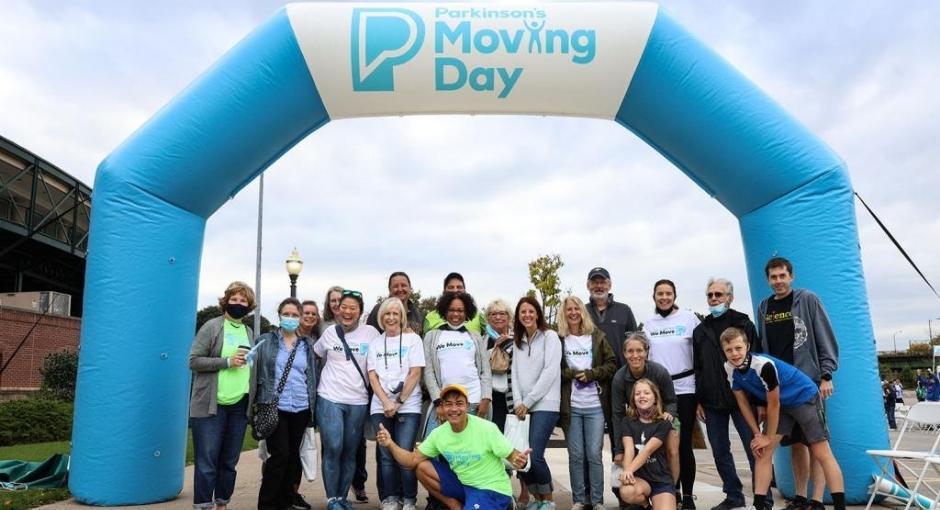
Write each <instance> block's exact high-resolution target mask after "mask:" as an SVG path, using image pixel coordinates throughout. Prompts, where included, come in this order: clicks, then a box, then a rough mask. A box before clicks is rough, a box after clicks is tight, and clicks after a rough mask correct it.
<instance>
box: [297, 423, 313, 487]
mask: <svg viewBox="0 0 940 510" xmlns="http://www.w3.org/2000/svg"><path fill="white" fill-rule="evenodd" d="M300 466H301V467H302V468H303V472H304V478H306V479H307V481H308V482H312V481H314V480H316V479H317V435H316V432H315V431H314V429H313V427H307V430H305V431H304V439H303V441H301V443H300Z"/></svg>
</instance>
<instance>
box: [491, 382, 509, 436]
mask: <svg viewBox="0 0 940 510" xmlns="http://www.w3.org/2000/svg"><path fill="white" fill-rule="evenodd" d="M490 409H491V410H492V412H493V423H495V424H496V426H497V427H499V431H500V432H503V431H504V430H505V428H506V415H507V414H509V406H507V405H506V394H505V393H500V392H498V391H493V405H492V406H490Z"/></svg>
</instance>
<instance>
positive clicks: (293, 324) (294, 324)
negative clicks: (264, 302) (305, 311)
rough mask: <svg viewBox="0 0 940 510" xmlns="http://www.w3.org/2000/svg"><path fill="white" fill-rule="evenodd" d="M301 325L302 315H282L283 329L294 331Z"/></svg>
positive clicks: (289, 331)
mask: <svg viewBox="0 0 940 510" xmlns="http://www.w3.org/2000/svg"><path fill="white" fill-rule="evenodd" d="M299 327H300V317H288V316H286V315H282V316H281V329H283V330H284V331H287V332H288V333H293V332H294V331H297V328H299Z"/></svg>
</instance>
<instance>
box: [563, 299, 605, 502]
mask: <svg viewBox="0 0 940 510" xmlns="http://www.w3.org/2000/svg"><path fill="white" fill-rule="evenodd" d="M561 310H562V313H564V318H563V320H562V321H561V323H560V324H559V325H558V335H559V336H560V337H561V349H562V358H561V407H560V409H561V428H562V430H564V432H565V438H566V439H567V441H568V475H569V477H570V479H571V496H572V499H573V500H574V505H573V506H572V507H571V508H572V510H583V509H592V510H604V462H603V455H602V453H603V449H604V422H605V421H610V417H611V415H610V380H611V379H612V378H613V377H614V372H616V371H617V355H616V354H614V351H613V349H611V348H610V344H609V343H608V342H607V335H605V334H604V332H603V331H601V330H600V328H597V327H595V326H594V321H593V320H592V319H591V314H589V313H588V311H587V308H586V307H585V306H584V302H583V301H581V299H580V298H578V297H577V296H568V297H566V298H565V299H564V300H563V301H562V302H561ZM585 465H587V467H588V472H587V474H588V476H587V477H586V478H585V469H584V468H585ZM585 479H587V480H588V482H589V485H588V486H587V487H585V483H584V481H585Z"/></svg>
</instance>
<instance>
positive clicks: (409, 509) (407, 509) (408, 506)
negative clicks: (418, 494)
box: [401, 498, 418, 510]
mask: <svg viewBox="0 0 940 510" xmlns="http://www.w3.org/2000/svg"><path fill="white" fill-rule="evenodd" d="M401 510H418V500H416V499H408V498H405V503H404V504H403V505H402V506H401Z"/></svg>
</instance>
